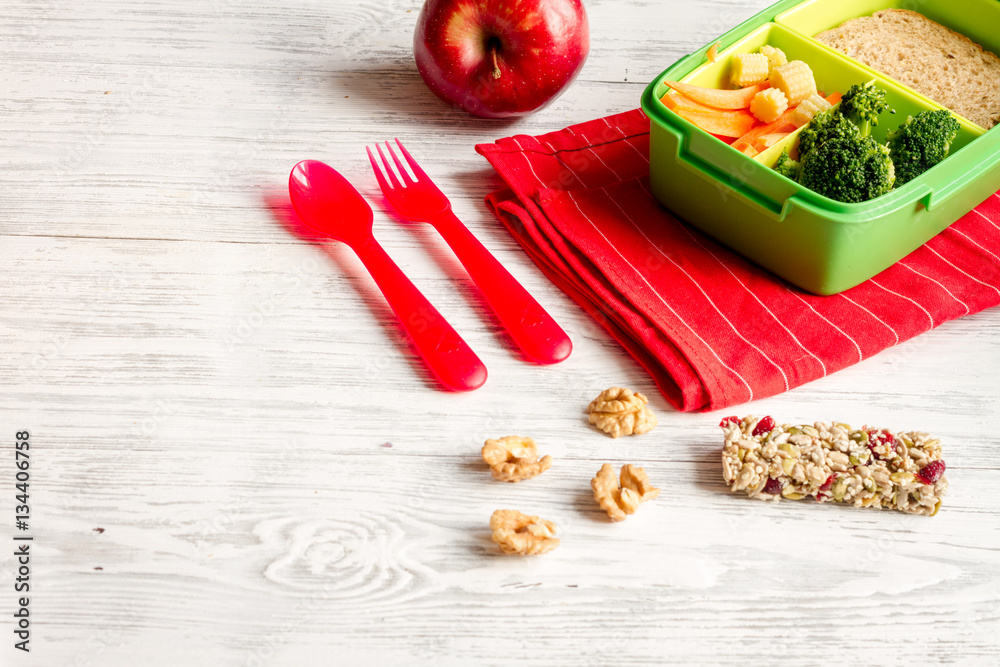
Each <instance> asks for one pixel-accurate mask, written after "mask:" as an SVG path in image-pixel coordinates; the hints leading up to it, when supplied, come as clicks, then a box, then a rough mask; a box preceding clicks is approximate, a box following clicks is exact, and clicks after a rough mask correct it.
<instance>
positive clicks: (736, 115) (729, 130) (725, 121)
mask: <svg viewBox="0 0 1000 667" xmlns="http://www.w3.org/2000/svg"><path fill="white" fill-rule="evenodd" d="M675 113H676V114H677V115H678V116H680V117H681V118H685V119H687V120H689V121H691V122H692V123H694V124H695V125H697V126H698V127H700V128H701V129H703V130H705V131H706V132H709V133H711V134H721V135H722V136H724V137H739V136H742V135H744V134H746V133H747V131H749V129H750V128H751V127H753V126H754V123H756V122H757V119H756V118H754V117H753V115H751V114H750V113H748V112H746V111H718V110H715V111H711V112H706V111H689V110H687V109H678V110H677V111H675Z"/></svg>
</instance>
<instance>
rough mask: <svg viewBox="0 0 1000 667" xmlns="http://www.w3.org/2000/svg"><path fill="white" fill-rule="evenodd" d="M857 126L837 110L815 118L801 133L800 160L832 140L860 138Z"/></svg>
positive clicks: (825, 112) (820, 114)
mask: <svg viewBox="0 0 1000 667" xmlns="http://www.w3.org/2000/svg"><path fill="white" fill-rule="evenodd" d="M860 136H861V133H860V132H859V131H858V128H857V126H856V125H855V124H854V123H852V122H851V121H849V120H847V119H846V118H845V117H844V116H843V115H842V114H841V113H840V112H839V111H838V110H837V109H829V110H827V111H824V112H823V113H818V114H816V115H815V116H813V119H812V120H811V121H809V124H808V125H807V126H806V127H805V128H804V129H803V130H802V131H801V132H799V159H800V160H802V159H804V158H805V156H806V155H808V154H809V153H810V152H811V151H812V149H814V148H816V147H817V146H822V145H823V144H824V143H826V142H827V141H829V140H830V139H837V138H848V139H851V138H854V139H856V138H860Z"/></svg>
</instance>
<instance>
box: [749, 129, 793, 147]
mask: <svg viewBox="0 0 1000 667" xmlns="http://www.w3.org/2000/svg"><path fill="white" fill-rule="evenodd" d="M789 134H791V132H771V133H770V134H762V135H760V136H759V137H757V141H755V142H754V148H756V149H757V150H759V151H765V150H767V149H768V148H770V147H771V146H773V145H775V144H776V143H778V142H779V141H781V140H782V139H784V138H785V137H787V136H788V135H789Z"/></svg>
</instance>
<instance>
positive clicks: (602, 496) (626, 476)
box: [590, 463, 660, 521]
mask: <svg viewBox="0 0 1000 667" xmlns="http://www.w3.org/2000/svg"><path fill="white" fill-rule="evenodd" d="M619 480H620V481H621V487H619V486H618V483H619ZM590 486H591V488H593V489H594V500H596V501H597V504H598V505H600V506H601V509H603V510H604V511H605V512H607V513H608V516H609V517H610V518H611V520H612V521H624V520H625V517H626V516H628V515H629V514H635V511H636V510H637V509H639V505H641V504H642V503H644V502H646V501H647V500H652V499H653V498H655V497H657V496H658V495H660V490H659V489H658V488H656V487H655V486H653V484H652V483H651V482H650V481H649V477H648V476H647V475H646V471H645V470H643V469H642V468H639V467H637V466H634V465H632V464H631V463H629V464H627V465H624V466H622V470H621V475H620V476H619V478H618V479H616V478H615V469H614V468H612V467H611V464H610V463H605V464H604V465H603V466H601V469H600V470H599V471H597V476H596V477H594V479H592V480H590Z"/></svg>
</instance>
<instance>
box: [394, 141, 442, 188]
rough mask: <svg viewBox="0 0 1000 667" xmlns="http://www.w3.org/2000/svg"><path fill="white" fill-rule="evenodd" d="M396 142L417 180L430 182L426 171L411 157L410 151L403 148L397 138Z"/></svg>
mask: <svg viewBox="0 0 1000 667" xmlns="http://www.w3.org/2000/svg"><path fill="white" fill-rule="evenodd" d="M395 141H396V145H397V146H399V150H401V151H403V156H404V157H405V158H406V163H407V164H408V165H410V168H411V169H412V170H413V173H414V174H416V176H417V180H424V181H430V180H431V179H430V178H429V177H428V176H427V174H426V173H424V170H423V169H421V168H420V165H419V164H417V161H416V160H414V159H413V156H412V155H410V151H408V150H406V147H405V146H403V144H402V142H401V141H400V140H399V139H398V138H396V139H395ZM385 143H386V144H388V143H389V142H388V141H387V142H385ZM390 150H391V149H390Z"/></svg>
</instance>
